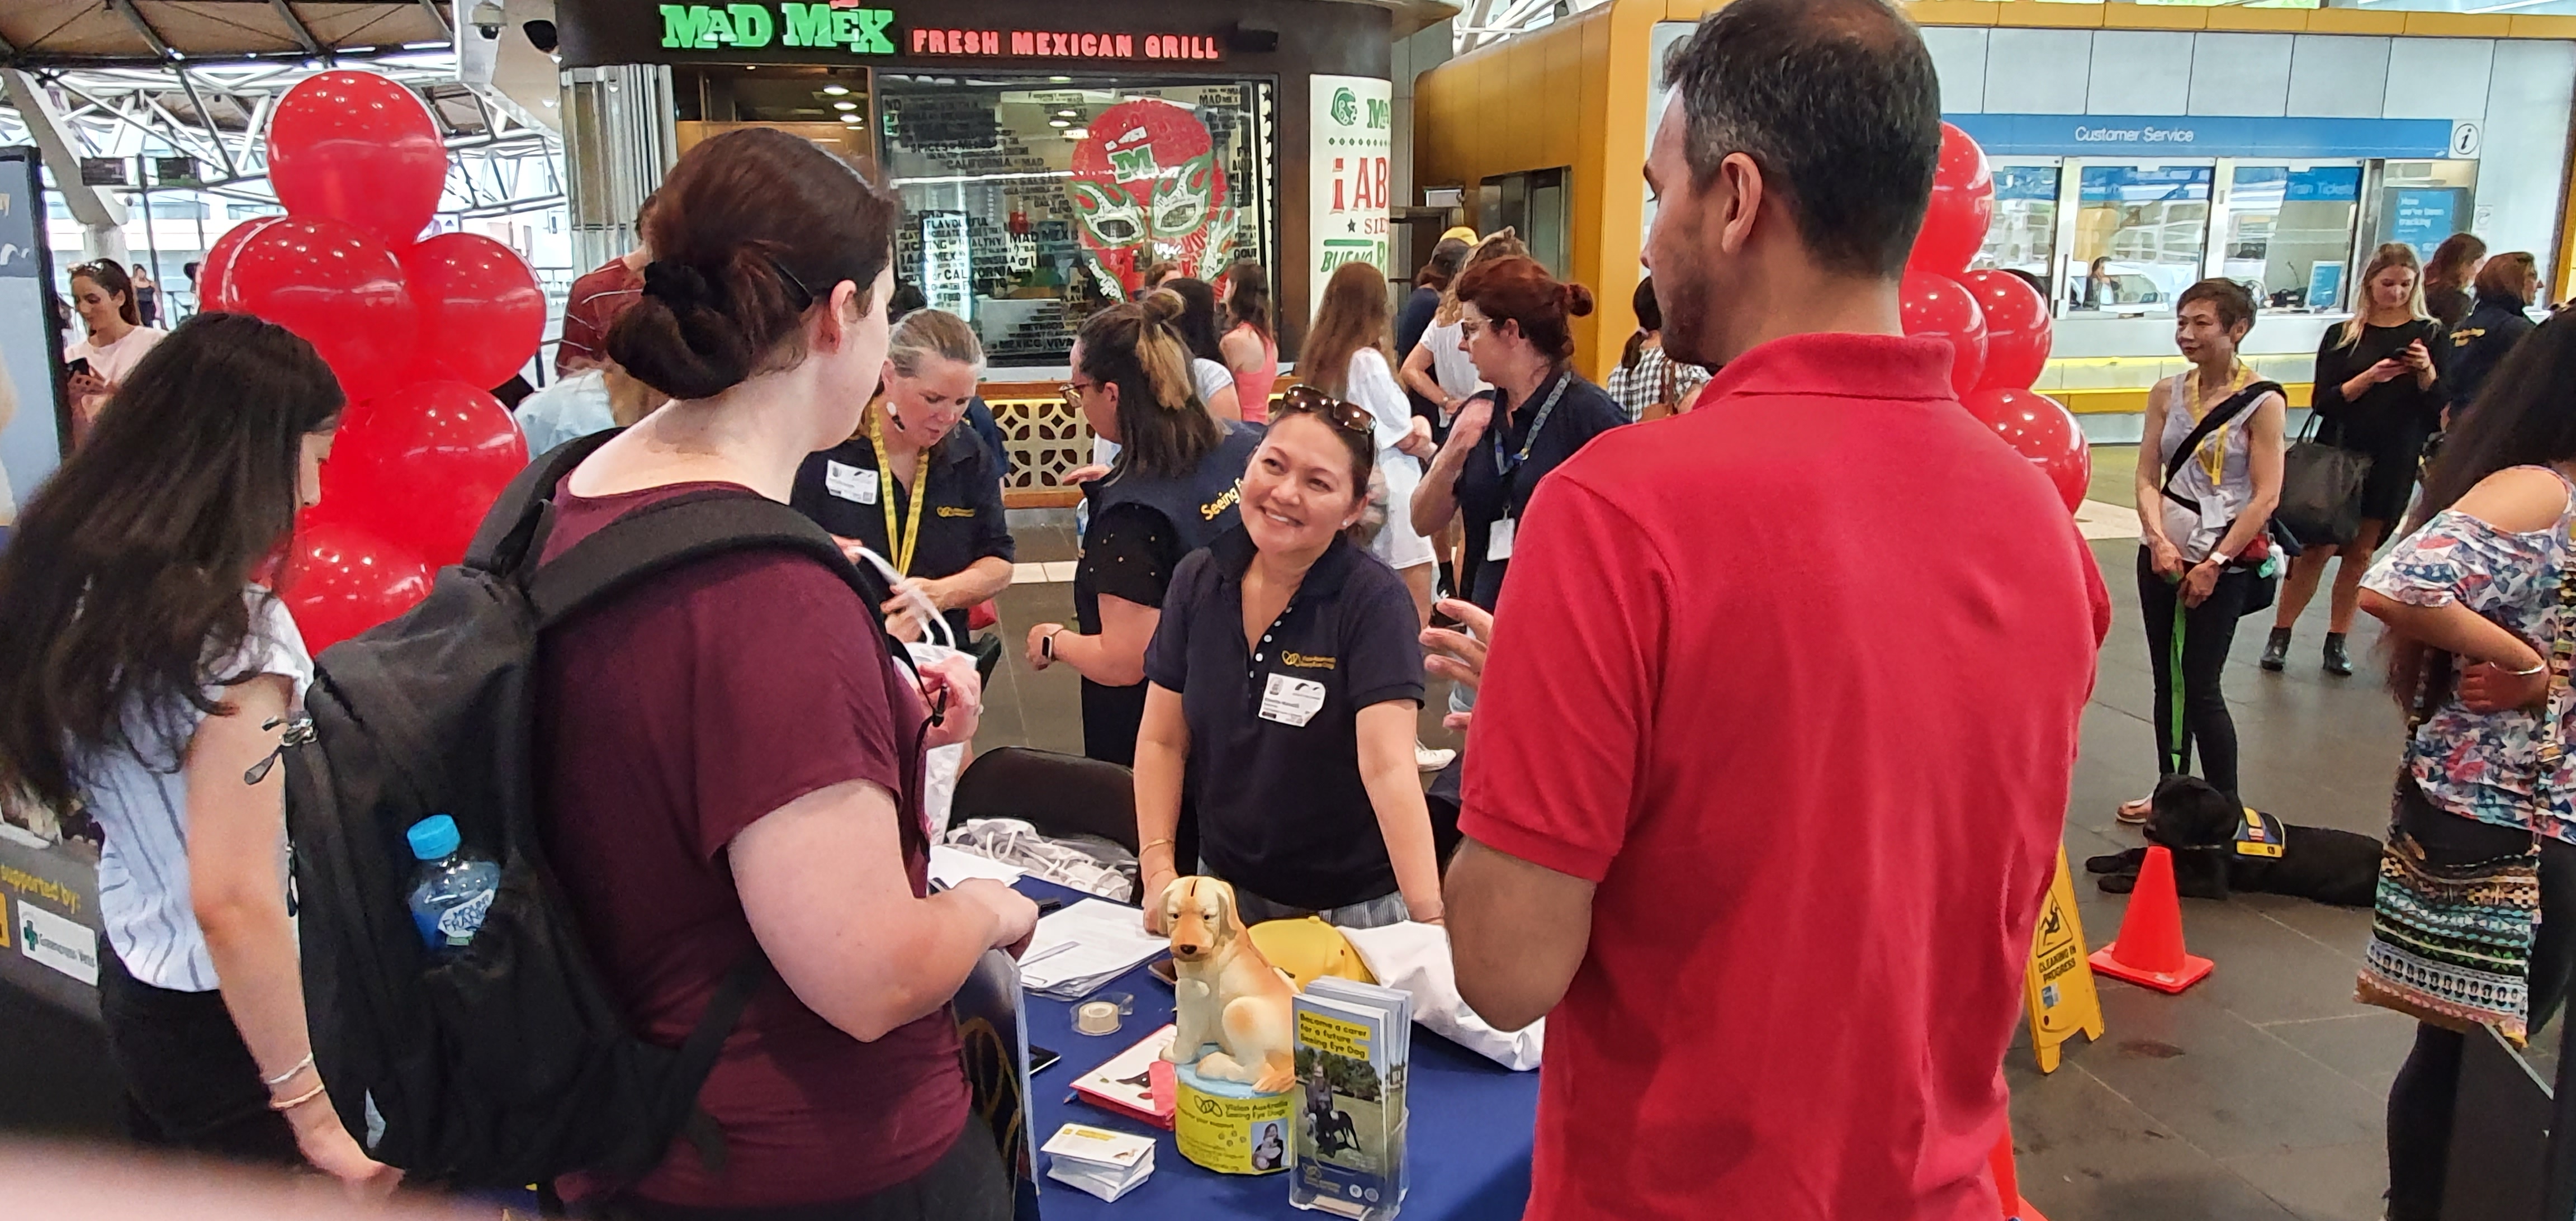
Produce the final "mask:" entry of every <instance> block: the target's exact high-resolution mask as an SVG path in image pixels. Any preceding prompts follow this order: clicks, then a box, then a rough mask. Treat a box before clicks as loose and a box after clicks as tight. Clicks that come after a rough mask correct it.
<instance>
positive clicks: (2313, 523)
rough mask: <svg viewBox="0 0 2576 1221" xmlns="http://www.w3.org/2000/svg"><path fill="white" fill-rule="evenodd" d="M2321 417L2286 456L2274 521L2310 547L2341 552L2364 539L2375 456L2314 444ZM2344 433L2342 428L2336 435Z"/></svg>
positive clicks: (2310, 417)
mask: <svg viewBox="0 0 2576 1221" xmlns="http://www.w3.org/2000/svg"><path fill="white" fill-rule="evenodd" d="M2316 431H2317V416H2316V413H2315V412H2314V411H2310V412H2309V413H2308V426H2307V427H2306V428H2303V429H2301V430H2300V431H2299V440H2298V443H2297V444H2294V445H2292V446H2291V447H2290V452H2288V453H2287V454H2284V455H2282V457H2281V505H2280V507H2279V508H2277V509H2274V510H2272V520H2274V521H2276V522H2279V523H2280V524H2281V525H2283V526H2284V527H2287V528H2288V530H2289V532H2290V534H2291V535H2292V536H2293V537H2295V538H2297V539H2298V540H2299V542H2300V543H2301V544H2303V545H2305V546H2309V547H2340V546H2342V545H2344V544H2345V543H2349V542H2351V541H2352V540H2353V539H2355V538H2357V537H2359V536H2360V534H2361V487H2362V484H2363V483H2365V482H2367V481H2368V480H2369V479H2370V455H2368V454H2365V453H2361V452H2359V451H2356V450H2349V449H2345V448H2344V447H2342V446H2340V445H2335V444H2331V443H2328V442H2323V441H2318V440H2314V439H2313V438H2314V436H2315V434H2316ZM2342 433H2343V430H2342V428H2341V427H2337V428H2336V430H2335V434H2336V435H2337V436H2338V437H2340V436H2341V435H2342Z"/></svg>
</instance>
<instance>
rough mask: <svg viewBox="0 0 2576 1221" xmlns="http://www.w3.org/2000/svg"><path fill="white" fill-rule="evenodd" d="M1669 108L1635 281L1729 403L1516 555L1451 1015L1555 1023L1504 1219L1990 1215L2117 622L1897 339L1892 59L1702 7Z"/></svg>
mask: <svg viewBox="0 0 2576 1221" xmlns="http://www.w3.org/2000/svg"><path fill="white" fill-rule="evenodd" d="M1670 76H1671V78H1672V79H1673V81H1674V83H1675V95H1674V101H1673V103H1672V105H1671V106H1670V107H1669V108H1668V109H1667V111H1666V113H1665V114H1664V116H1663V118H1662V121H1661V123H1660V124H1659V126H1658V129H1657V131H1656V135H1655V140H1654V145H1653V149H1652V153H1651V156H1650V158H1649V160H1648V163H1647V177H1648V180H1649V182H1650V184H1651V186H1652V187H1653V188H1654V189H1655V190H1656V192H1657V193H1658V195H1659V197H1660V200H1661V207H1660V211H1659V212H1658V214H1657V216H1656V218H1655V222H1654V229H1653V232H1652V234H1651V235H1650V236H1649V238H1648V243H1647V244H1648V250H1647V262H1648V265H1649V267H1650V268H1651V269H1652V271H1653V272H1654V276H1655V289H1656V292H1657V294H1658V295H1659V296H1660V297H1661V298H1662V300H1663V302H1664V318H1665V327H1666V329H1665V332H1664V346H1665V348H1666V350H1667V351H1669V352H1671V353H1672V356H1673V358H1674V359H1675V360H1680V361H1687V362H1690V363H1694V364H1703V365H1708V366H1711V367H1717V366H1723V369H1722V371H1721V372H1720V373H1719V374H1718V375H1717V378H1716V380H1714V381H1712V382H1711V383H1710V384H1709V386H1708V388H1707V390H1706V391H1705V392H1704V394H1703V395H1702V397H1701V398H1700V400H1699V407H1698V409H1697V410H1695V411H1693V412H1691V413H1690V414H1688V415H1684V416H1679V417H1676V418H1673V419H1670V420H1665V421H1661V422H1658V423H1652V424H1646V425H1642V426H1637V427H1632V428H1623V429H1618V430H1616V431H1613V432H1611V433H1608V434H1605V435H1604V436H1602V437H1600V438H1599V439H1597V440H1595V441H1594V442H1593V443H1592V444H1591V445H1590V446H1588V447H1587V448H1585V450H1584V451H1583V452H1582V453H1581V454H1579V455H1577V456H1576V457H1575V458H1574V459H1573V460H1571V461H1569V462H1567V463H1566V464H1565V465H1564V466H1562V467H1560V468H1558V470H1557V471H1556V472H1555V473H1554V474H1552V475H1551V476H1550V477H1549V478H1548V479H1547V481H1546V482H1545V483H1544V484H1542V485H1541V486H1540V488H1539V490H1538V495H1537V498H1536V500H1534V501H1533V502H1532V504H1531V506H1530V510H1529V515H1528V518H1527V520H1526V521H1525V522H1524V523H1523V524H1522V526H1521V533H1520V541H1519V543H1518V544H1517V550H1516V554H1515V555H1514V556H1513V566H1514V572H1513V574H1512V586H1511V589H1510V590H1509V591H1508V592H1506V594H1505V595H1504V597H1503V600H1502V605H1501V607H1500V609H1499V610H1498V612H1497V613H1496V615H1495V617H1494V619H1495V624H1496V626H1495V629H1494V633H1493V641H1492V653H1491V658H1490V660H1489V661H1488V662H1487V668H1486V671H1485V676H1484V683H1483V690H1482V693H1481V698H1480V699H1479V701H1478V703H1477V708H1476V716H1475V720H1474V723H1473V727H1472V729H1471V732H1470V735H1469V740H1468V749H1467V774H1466V787H1465V800H1464V813H1463V816H1462V818H1461V819H1460V826H1461V829H1462V830H1464V831H1465V833H1466V835H1467V836H1468V842H1467V844H1466V845H1465V847H1464V848H1463V849H1462V850H1461V851H1460V852H1459V854H1458V856H1457V859H1456V861H1455V862H1454V864H1453V865H1452V866H1451V869H1450V872H1449V876H1448V881H1447V900H1448V927H1449V935H1450V940H1451V943H1452V945H1453V946H1454V948H1455V950H1456V955H1457V969H1458V985H1459V988H1460V990H1461V991H1462V992H1463V993H1464V994H1465V996H1466V999H1467V1001H1468V1002H1469V1003H1470V1004H1471V1005H1473V1006H1474V1007H1475V1008H1476V1010H1477V1012H1478V1013H1480V1014H1482V1015H1483V1016H1484V1017H1485V1018H1486V1019H1487V1020H1488V1021H1490V1022H1492V1023H1493V1024H1494V1025H1496V1026H1498V1027H1502V1028H1506V1029H1509V1028H1513V1027H1517V1026H1519V1025H1522V1024H1524V1023H1527V1022H1528V1021H1530V1020H1531V1019H1533V1018H1536V1017H1538V1016H1540V1015H1542V1014H1546V1015H1549V1018H1550V1020H1549V1022H1548V1032H1547V1034H1548V1039H1547V1043H1548V1046H1547V1064H1546V1067H1545V1068H1544V1069H1543V1070H1542V1074H1543V1083H1542V1086H1541V1091H1540V1103H1539V1117H1538V1129H1539V1130H1538V1147H1537V1159H1536V1165H1535V1167H1534V1182H1533V1189H1532V1193H1531V1200H1530V1211H1529V1215H1530V1216H1531V1217H1534V1218H1562V1217H1603V1218H1620V1219H1622V1221H1633V1219H1636V1218H1648V1217H1743V1218H1749V1219H1755V1221H1809V1219H1816V1221H1821V1219H1824V1218H1833V1219H1835V1221H1863V1219H1866V1221H1971V1219H1974V1221H1992V1219H1993V1218H1994V1217H1995V1216H1996V1215H1997V1214H1998V1211H1999V1210H1998V1208H1997V1204H1996V1197H1995V1190H1994V1187H1993V1185H1992V1183H1991V1182H1990V1181H1989V1180H1988V1178H1987V1175H1986V1172H1985V1158H1986V1154H1987V1152H1988V1151H1989V1150H1990V1149H1991V1148H1992V1147H1993V1146H1994V1144H1995V1141H1996V1139H1997V1137H1998V1136H1999V1135H2000V1134H2001V1132H2002V1130H2003V1124H2004V1118H2005V1115H2004V1109H2005V1093H2004V1088H2003V1082H2002V1073H2001V1066H2002V1063H2003V1056H2004V1049H2005V1046H2006V1045H2007V1043H2008V1042H2009V1041H2010V1039H2011V1037H2012V1030H2013V1023H2014V1022H2015V1021H2016V1019H2017V1015H2018V1013H2019V1008H2020V1003H2021V984H2022V969H2023V962H2024V956H2025V955H2026V954H2027V953H2028V951H2029V947H2030V937H2031V927H2032V924H2033V922H2034V920H2035V919H2036V917H2037V913H2038V910H2039V905H2040V901H2041V898H2042V896H2043V894H2044V893H2045V891H2046V890H2047V887H2048V883H2049V878H2050V875H2051V871H2052V870H2053V868H2054V866H2055V862H2056V856H2057V845H2058V839H2059V834H2060V830H2061V825H2062V822H2063V819H2064V816H2065V810H2066V796H2067V787H2068V781H2069V774H2070V772H2071V771H2072V769H2073V765H2074V761H2075V751H2076V741H2077V722H2078V717H2079V714H2080V712H2081V710H2082V707H2083V705H2084V702H2085V699H2086V698H2087V696H2088V695H2089V693H2090V691H2091V689H2092V683H2093V658H2094V652H2095V650H2096V648H2097V647H2098V646H2099V645H2100V642H2101V638H2102V634H2103V632H2104V631H2105V630H2106V629H2107V627H2108V622H2109V613H2110V612H2109V602H2108V599H2107V598H2106V597H2105V595H2104V593H2103V587H2102V582H2101V578H2100V576H2099V574H2098V573H2097V572H2096V571H2095V568H2094V564H2093V560H2092V557H2091V555H2090V554H2089V553H2088V552H2087V550H2086V549H2085V547H2084V545H2083V542H2082V541H2081V539H2079V538H2078V536H2077V534H2076V531H2075V528H2074V525H2073V524H2072V523H2071V522H2070V521H2069V520H2068V517H2067V513H2066V509H2065V507H2064V505H2063V504H2061V503H2060V502H2059V501H2058V499H2057V495H2056V493H2055V492H2054V491H2053V490H2052V489H2051V487H2050V486H2049V483H2048V480H2047V479H2045V478H2043V477H2042V476H2041V475H2040V473H2039V472H2038V471H2037V470H2036V469H2034V468H2033V467H2032V466H2031V465H2030V464H2029V463H2028V462H2025V461H2023V460H2022V459H2021V458H2020V457H2019V456H2017V455H2016V454H2014V453H2013V451H2012V450H2011V449H2009V448H2007V447H2006V446H2005V445H2004V443H2003V442H2002V441H2001V440H1999V439H1997V438H1996V436H1995V435H1994V434H1993V432H1991V431H1990V430H1988V429H1987V428H1986V427H1985V426H1984V425H1982V424H1980V423H1978V422H1977V421H1976V420H1975V419H1973V418H1971V417H1970V416H1969V415H1968V413H1967V412H1966V411H1965V410H1964V409H1962V408H1961V407H1960V406H1959V404H1958V402H1957V400H1956V399H1955V398H1954V397H1953V395H1952V393H1951V390H1950V385H1949V376H1948V374H1949V364H1950V352H1949V348H1948V347H1947V346H1946V345H1945V344H1942V343H1939V342H1936V341H1931V340H1915V339H1907V338H1904V337H1902V334H1901V329H1902V328H1901V327H1900V326H1899V324H1898V315H1897V280H1898V277H1899V276H1900V274H1901V273H1902V271H1903V268H1904V264H1905V256H1906V252H1907V249H1908V248H1909V247H1910V246H1911V245H1912V243H1913V238H1914V234H1915V231H1916V229H1917V228H1918V226H1919V225H1920V223H1921V218H1922V215H1923V209H1924V204H1925V201H1926V199H1927V198H1928V195H1929V192H1930V188H1931V183H1932V171H1933V164H1934V161H1935V159H1936V157H1937V156H1938V151H1939V147H1940V115H1939V99H1938V92H1937V88H1936V86H1935V84H1934V79H1933V71H1932V62H1931V58H1930V56H1929V55H1928V54H1927V53H1926V52H1925V50H1924V47H1923V43H1922V39H1921V37H1920V36H1919V35H1918V34H1917V32H1916V31H1915V29H1914V27H1913V25H1912V24H1911V23H1909V22H1908V21H1907V20H1906V19H1905V18H1904V17H1903V16H1901V15H1900V14H1898V13H1897V12H1896V11H1895V10H1894V9H1893V8H1891V7H1889V6H1888V5H1887V4H1886V3H1884V2H1883V0H1734V3H1732V4H1729V5H1727V6H1726V7H1725V8H1723V9H1721V10H1719V11H1718V12H1717V13H1716V14H1715V15H1714V16H1712V17H1710V18H1708V19H1707V21H1705V22H1704V23H1703V24H1702V26H1701V28H1700V30H1699V32H1698V33H1697V34H1696V35H1695V36H1693V37H1692V38H1691V39H1690V40H1689V41H1688V42H1687V43H1685V44H1684V45H1683V46H1681V47H1680V48H1679V49H1678V50H1677V51H1676V53H1675V55H1674V59H1673V61H1672V65H1671V72H1670ZM1524 566H1527V567H1526V568H1524Z"/></svg>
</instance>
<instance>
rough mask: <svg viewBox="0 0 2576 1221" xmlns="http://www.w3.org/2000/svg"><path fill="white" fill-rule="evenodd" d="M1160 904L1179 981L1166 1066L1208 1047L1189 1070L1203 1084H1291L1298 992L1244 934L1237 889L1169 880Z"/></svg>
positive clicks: (1274, 1087) (1272, 1088)
mask: <svg viewBox="0 0 2576 1221" xmlns="http://www.w3.org/2000/svg"><path fill="white" fill-rule="evenodd" d="M1162 903H1163V926H1164V927H1165V928H1168V929H1170V930H1171V936H1172V965H1173V970H1174V973H1175V974H1176V975H1177V976H1178V978H1177V979H1176V980H1175V981H1174V983H1173V985H1172V991H1173V994H1174V997H1175V1009H1176V1011H1177V1012H1176V1015H1175V1016H1174V1018H1173V1022H1174V1024H1175V1025H1176V1026H1177V1027H1178V1028H1179V1029H1178V1030H1177V1031H1176V1032H1175V1037H1174V1038H1173V1039H1172V1046H1171V1050H1169V1051H1166V1052H1164V1053H1163V1054H1164V1056H1165V1058H1167V1059H1170V1060H1172V1061H1173V1062H1175V1063H1180V1064H1188V1063H1189V1062H1190V1060H1191V1058H1192V1057H1196V1056H1198V1054H1199V1049H1200V1048H1202V1047H1206V1046H1210V1045H1213V1046H1215V1048H1216V1050H1215V1051H1212V1052H1209V1053H1207V1055H1206V1056H1205V1057H1204V1058H1202V1059H1199V1061H1198V1063H1197V1064H1196V1065H1195V1066H1194V1069H1193V1071H1195V1072H1197V1073H1198V1075H1199V1076H1201V1077H1206V1078H1209V1079H1211V1080H1219V1081H1236V1082H1241V1083H1243V1084H1246V1085H1249V1086H1251V1087H1252V1088H1253V1089H1255V1090H1258V1091H1260V1092H1262V1093H1264V1094H1275V1093H1278V1092H1279V1091H1281V1090H1285V1089H1287V1088H1288V1087H1289V1086H1291V1085H1293V1084H1295V1083H1296V1078H1297V1070H1296V1055H1297V1023H1296V1014H1295V1012H1294V1005H1295V1000H1296V989H1295V988H1294V987H1293V986H1292V985H1291V984H1290V983H1289V982H1288V977H1287V976H1286V975H1284V974H1281V973H1280V972H1279V971H1278V970H1277V969H1276V968H1274V967H1272V966H1271V965H1270V962H1269V960H1268V959H1265V958H1263V957H1262V956H1261V949H1260V947H1259V946H1256V945H1254V944H1253V943H1252V938H1251V937H1249V936H1247V935H1246V934H1245V932H1244V926H1243V919H1242V917H1240V916H1239V915H1237V914H1236V912H1235V907H1234V887H1232V886H1229V885H1227V884H1225V883H1223V882H1220V881H1218V880H1216V879H1215V878H1204V877H1187V878H1174V879H1173V880H1172V884H1171V885H1169V886H1166V887H1164V888H1163V899H1162Z"/></svg>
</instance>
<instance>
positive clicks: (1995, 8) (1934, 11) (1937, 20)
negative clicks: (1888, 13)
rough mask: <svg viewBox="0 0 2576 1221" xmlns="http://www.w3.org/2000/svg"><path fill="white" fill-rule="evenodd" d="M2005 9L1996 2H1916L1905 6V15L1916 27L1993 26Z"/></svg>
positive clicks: (1964, 0)
mask: <svg viewBox="0 0 2576 1221" xmlns="http://www.w3.org/2000/svg"><path fill="white" fill-rule="evenodd" d="M2003 7H2004V6H2003V5H2001V4H1998V3H1996V2H1995V0H1914V2H1913V3H1912V4H1908V5H1906V6H1905V15H1906V16H1909V17H1912V18H1913V19H1914V23H1915V24H1916V25H1974V26H1991V25H1994V24H1996V20H1997V18H1998V16H1999V15H2000V14H2001V13H2002V10H2003Z"/></svg>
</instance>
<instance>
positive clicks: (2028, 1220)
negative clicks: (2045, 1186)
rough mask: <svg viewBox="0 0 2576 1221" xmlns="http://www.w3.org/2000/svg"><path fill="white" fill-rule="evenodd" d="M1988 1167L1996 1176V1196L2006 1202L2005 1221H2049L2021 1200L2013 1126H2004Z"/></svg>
mask: <svg viewBox="0 0 2576 1221" xmlns="http://www.w3.org/2000/svg"><path fill="white" fill-rule="evenodd" d="M1986 1165H1987V1167H1988V1168H1989V1169H1991V1170H1993V1171H1994V1174H1995V1196H1996V1198H1998V1199H2000V1200H2002V1201H2003V1202H2004V1216H2003V1221H2048V1218H2046V1217H2043V1216H2040V1215H2039V1210H2038V1209H2036V1208H2032V1207H2031V1206H2030V1201H2028V1200H2025V1199H2023V1198H2021V1175H2020V1173H2019V1172H2018V1171H2017V1170H2015V1169H2014V1167H2013V1151H2012V1125H2011V1124H2009V1123H2007V1124H2005V1125H2004V1134H2003V1136H2002V1138H2001V1139H1999V1140H1997V1141H1996V1142H1995V1148H1994V1151H1993V1152H1992V1153H1988V1154H1987V1155H1986Z"/></svg>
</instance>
